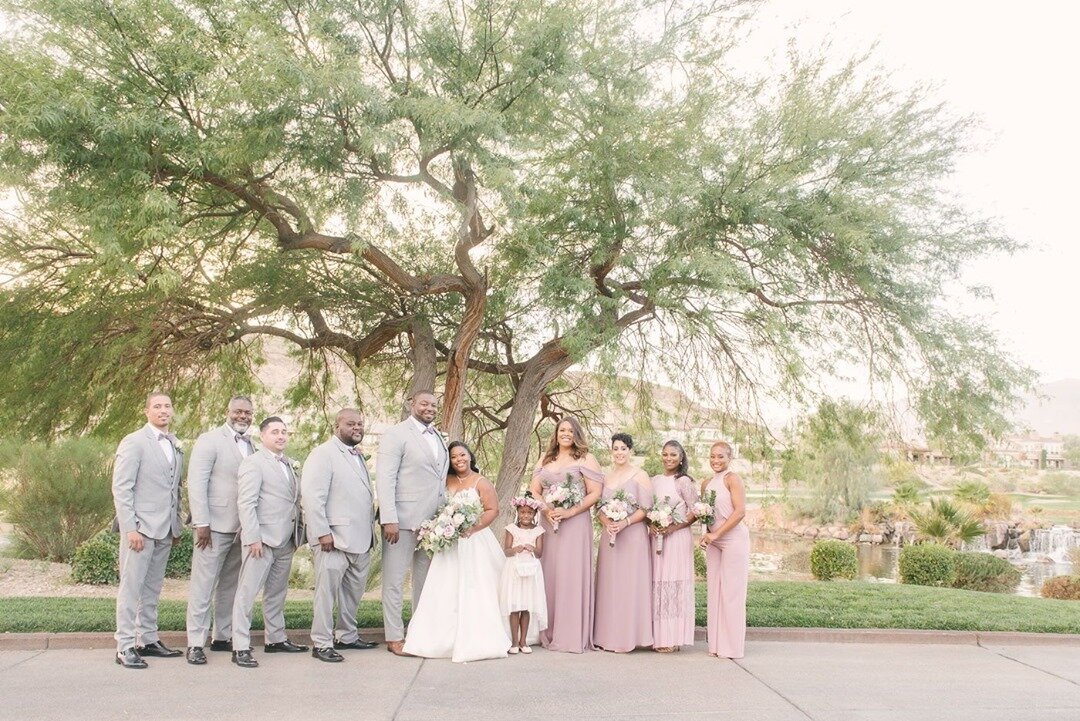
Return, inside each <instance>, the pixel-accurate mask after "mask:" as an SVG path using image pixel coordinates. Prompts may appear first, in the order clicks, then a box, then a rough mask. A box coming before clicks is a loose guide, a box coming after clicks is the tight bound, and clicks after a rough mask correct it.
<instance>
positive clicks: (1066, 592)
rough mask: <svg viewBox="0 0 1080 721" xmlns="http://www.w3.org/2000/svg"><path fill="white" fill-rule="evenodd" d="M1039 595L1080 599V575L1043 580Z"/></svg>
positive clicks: (1063, 599)
mask: <svg viewBox="0 0 1080 721" xmlns="http://www.w3.org/2000/svg"><path fill="white" fill-rule="evenodd" d="M1039 595H1040V596H1042V597H1043V598H1057V599H1060V600H1062V601H1080V575H1073V576H1054V577H1053V578H1048V579H1046V580H1045V581H1043V585H1042V588H1041V589H1040V590H1039Z"/></svg>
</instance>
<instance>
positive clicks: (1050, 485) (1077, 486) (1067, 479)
mask: <svg viewBox="0 0 1080 721" xmlns="http://www.w3.org/2000/svg"><path fill="white" fill-rule="evenodd" d="M1078 467H1080V464H1078ZM1039 488H1040V489H1041V490H1043V491H1044V492H1046V493H1049V494H1051V495H1055V496H1072V497H1074V498H1080V474H1077V473H1068V472H1065V471H1051V472H1050V473H1046V474H1045V475H1043V477H1042V480H1041V481H1040V482H1039Z"/></svg>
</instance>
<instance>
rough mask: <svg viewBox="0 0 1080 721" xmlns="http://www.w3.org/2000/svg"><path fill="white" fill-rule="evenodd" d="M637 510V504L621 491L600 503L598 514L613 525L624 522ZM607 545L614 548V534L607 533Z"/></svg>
mask: <svg viewBox="0 0 1080 721" xmlns="http://www.w3.org/2000/svg"><path fill="white" fill-rule="evenodd" d="M637 509H638V504H637V502H636V501H634V499H633V498H630V497H629V496H627V495H626V491H624V490H622V489H620V490H618V491H615V493H614V494H613V495H612V496H611V497H610V498H606V499H604V500H603V501H601V502H600V512H601V513H603V514H604V515H605V516H607V517H608V518H609V519H610V520H612V521H614V522H615V523H618V522H619V521H625V520H626V519H627V518H629V517H630V514H632V513H633V512H634V511H636V510H637ZM608 545H609V546H611V547H612V548H614V547H615V534H613V533H608Z"/></svg>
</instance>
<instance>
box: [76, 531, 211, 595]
mask: <svg viewBox="0 0 1080 721" xmlns="http://www.w3.org/2000/svg"><path fill="white" fill-rule="evenodd" d="M191 549H192V536H191V530H190V529H186V528H185V529H184V533H183V535H181V536H180V542H179V543H177V544H176V545H175V546H173V547H172V551H171V552H170V553H169V563H168V565H167V566H165V575H166V576H167V577H168V578H187V577H188V576H190V575H191ZM71 578H72V579H73V580H74V581H76V582H77V583H93V584H117V583H119V582H120V534H118V533H113V532H112V531H101V532H100V533H98V534H97V535H95V536H94V537H92V538H91V539H90V540H88V541H85V542H84V543H81V544H80V545H79V547H78V548H76V549H75V554H74V555H73V556H72V558H71Z"/></svg>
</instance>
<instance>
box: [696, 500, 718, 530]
mask: <svg viewBox="0 0 1080 721" xmlns="http://www.w3.org/2000/svg"><path fill="white" fill-rule="evenodd" d="M692 510H693V511H694V515H695V516H697V520H699V521H701V527H702V528H704V529H705V532H706V533H708V531H709V527H710V526H712V524H714V523H716V491H706V492H705V495H704V496H702V498H701V500H700V501H697V502H696V503H694V508H693V509H692Z"/></svg>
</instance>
